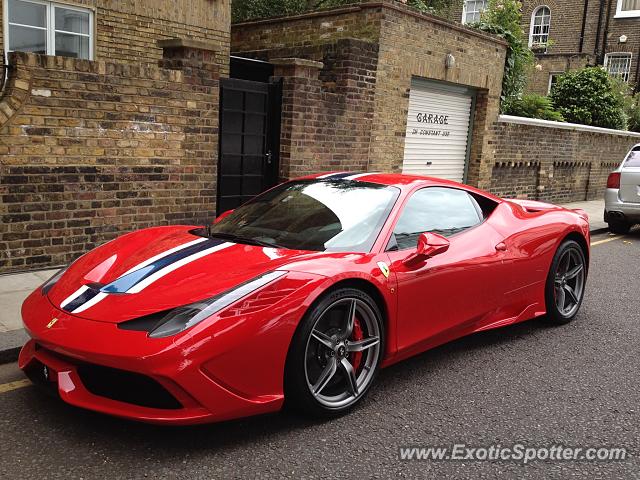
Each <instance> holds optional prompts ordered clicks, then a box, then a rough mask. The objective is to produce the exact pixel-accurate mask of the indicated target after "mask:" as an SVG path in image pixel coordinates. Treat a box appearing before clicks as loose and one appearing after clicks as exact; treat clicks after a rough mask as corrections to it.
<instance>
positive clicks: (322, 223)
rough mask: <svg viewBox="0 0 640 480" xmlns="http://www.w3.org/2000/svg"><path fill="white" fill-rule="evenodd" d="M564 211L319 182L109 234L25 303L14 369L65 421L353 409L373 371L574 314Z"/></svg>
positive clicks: (585, 229)
mask: <svg viewBox="0 0 640 480" xmlns="http://www.w3.org/2000/svg"><path fill="white" fill-rule="evenodd" d="M588 264H589V224H588V218H587V215H586V214H585V213H584V212H583V211H580V210H567V209H564V208H562V207H557V206H554V205H550V204H546V203H540V202H534V201H525V200H505V199H501V198H498V197H495V196H494V195H491V194H489V193H486V192H483V191H480V190H477V189H475V188H472V187H468V186H465V185H461V184H458V183H454V182H449V181H446V180H438V179H434V178H425V177H417V176H408V175H396V174H371V173H367V174H352V173H331V174H323V175H313V176H309V177H305V178H301V179H298V180H293V181H289V182H286V183H283V184H281V185H279V186H276V187H275V188H273V189H271V190H269V191H267V192H265V193H263V194H261V195H259V196H257V197H255V198H253V199H252V200H250V201H248V202H247V203H245V204H244V205H242V206H240V207H238V208H237V209H235V210H233V211H231V212H225V213H224V214H222V215H220V216H219V217H218V218H217V219H216V220H215V222H214V223H212V224H211V225H207V226H204V227H203V226H161V227H155V228H148V229H145V230H141V231H137V232H133V233H129V234H126V235H123V236H121V237H119V238H117V239H115V240H112V241H110V242H108V243H106V244H104V245H102V246H100V247H98V248H96V249H94V250H92V251H90V252H88V253H86V254H85V255H83V256H81V257H80V258H78V259H77V260H75V261H74V262H73V263H72V264H70V265H69V266H68V267H67V268H65V269H63V270H61V271H60V272H59V273H57V274H56V275H55V276H54V277H52V278H51V279H50V280H49V281H47V282H46V283H45V284H43V285H42V286H41V287H39V288H38V289H37V290H36V291H34V292H33V293H32V294H31V295H30V296H29V297H28V298H27V299H26V301H25V302H24V305H23V307H22V317H23V320H24V325H25V327H26V330H27V332H28V334H29V335H30V337H31V340H29V341H28V343H27V344H26V345H25V346H24V347H23V349H22V351H21V353H20V360H19V364H20V367H21V368H22V369H23V370H24V371H25V372H26V374H27V375H28V376H29V377H30V378H31V379H32V380H33V381H34V382H36V383H40V384H42V385H44V386H45V387H46V388H49V389H51V390H52V391H53V392H55V393H57V394H58V395H59V396H60V397H61V398H62V399H63V400H64V401H66V402H68V403H70V404H72V405H76V406H79V407H83V408H87V409H91V410H95V411H99V412H103V413H106V414H111V415H116V416H119V417H125V418H130V419H136V420H141V421H148V422H157V423H172V424H193V423H201V422H211V421H220V420H227V419H232V418H238V417H242V416H247V415H255V414H260V413H265V412H272V411H276V410H278V409H280V408H281V407H282V406H283V405H284V404H285V402H286V404H287V405H291V406H293V407H295V408H298V409H300V410H302V411H304V412H307V413H310V414H315V415H336V414H340V413H343V412H345V411H347V410H349V409H350V408H352V407H353V406H354V405H356V404H357V403H358V402H359V401H360V400H362V398H363V397H364V396H365V394H366V393H367V391H368V390H369V388H370V387H371V385H372V384H373V382H374V380H375V378H376V373H377V372H378V371H379V369H380V368H383V367H386V366H388V365H391V364H393V363H395V362H398V361H400V360H402V359H405V358H407V357H409V356H411V355H415V354H417V353H420V352H423V351H425V350H427V349H430V348H433V347H435V346H437V345H440V344H443V343H445V342H448V341H451V340H453V339H456V338H459V337H461V336H463V335H467V334H470V333H473V332H479V331H482V330H487V329H492V328H497V327H502V326H505V325H511V324H514V323H517V322H521V321H524V320H529V319H533V318H536V317H543V318H544V319H546V320H547V321H549V322H553V323H556V324H563V323H567V322H569V321H571V320H572V319H573V318H574V317H575V316H576V314H577V312H578V310H579V309H580V305H581V302H582V299H583V296H584V291H585V283H586V278H587V270H588Z"/></svg>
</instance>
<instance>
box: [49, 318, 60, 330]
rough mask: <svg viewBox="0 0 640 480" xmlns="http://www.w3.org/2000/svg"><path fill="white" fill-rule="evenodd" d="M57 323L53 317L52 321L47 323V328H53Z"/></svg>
mask: <svg viewBox="0 0 640 480" xmlns="http://www.w3.org/2000/svg"><path fill="white" fill-rule="evenodd" d="M57 321H58V318H57V317H53V320H51V321H50V322H49V323H47V328H51V327H53V326H54V325H55V324H56V322H57Z"/></svg>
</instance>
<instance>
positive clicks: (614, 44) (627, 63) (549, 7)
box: [446, 0, 640, 94]
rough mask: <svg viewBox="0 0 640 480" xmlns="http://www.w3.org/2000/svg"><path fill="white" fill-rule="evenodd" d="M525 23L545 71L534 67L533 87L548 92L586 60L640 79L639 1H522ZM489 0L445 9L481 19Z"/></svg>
mask: <svg viewBox="0 0 640 480" xmlns="http://www.w3.org/2000/svg"><path fill="white" fill-rule="evenodd" d="M522 3H523V16H522V18H523V22H522V28H523V30H524V32H525V34H526V35H528V37H529V44H530V45H531V46H532V48H533V49H534V51H535V52H536V57H537V61H538V64H539V65H541V67H542V70H539V69H538V70H535V71H533V72H532V76H531V80H530V83H529V90H531V91H533V92H536V93H540V94H546V93H547V92H548V91H549V88H550V86H551V84H552V82H553V81H554V76H555V75H557V74H558V73H562V72H565V71H567V70H573V69H576V68H581V67H584V66H587V65H603V66H604V67H605V68H607V70H608V71H609V72H610V73H611V74H612V75H616V76H619V77H621V78H623V79H624V80H625V81H628V82H629V83H631V84H633V85H635V87H636V89H638V85H639V84H640V0H522ZM487 4H488V0H462V2H461V3H460V4H459V5H458V6H457V8H453V9H451V10H450V11H448V12H446V13H447V16H448V17H449V18H451V19H455V20H457V21H461V22H462V23H469V22H473V21H476V20H477V19H478V18H479V12H481V11H482V10H483V9H484V8H485V7H486V5H487Z"/></svg>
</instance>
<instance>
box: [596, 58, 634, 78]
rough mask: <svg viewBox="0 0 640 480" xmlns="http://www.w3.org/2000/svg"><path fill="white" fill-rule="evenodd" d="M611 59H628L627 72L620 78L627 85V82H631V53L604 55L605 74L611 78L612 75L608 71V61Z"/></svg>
mask: <svg viewBox="0 0 640 480" xmlns="http://www.w3.org/2000/svg"><path fill="white" fill-rule="evenodd" d="M611 57H626V58H628V59H629V62H628V63H627V66H628V69H627V72H626V73H625V74H624V75H622V76H621V78H622V80H623V81H624V82H626V83H629V80H631V65H632V64H633V53H632V52H609V53H607V54H605V56H604V65H603V66H604V68H605V69H606V71H607V73H608V74H609V75H610V76H612V77H613V76H614V75H613V74H612V73H611V72H610V71H609V61H610V60H611ZM625 77H626V78H625Z"/></svg>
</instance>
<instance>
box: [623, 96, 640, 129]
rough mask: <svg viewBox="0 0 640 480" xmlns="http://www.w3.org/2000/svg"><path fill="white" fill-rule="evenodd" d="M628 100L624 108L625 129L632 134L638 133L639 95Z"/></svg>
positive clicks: (639, 123)
mask: <svg viewBox="0 0 640 480" xmlns="http://www.w3.org/2000/svg"><path fill="white" fill-rule="evenodd" d="M630 98H631V101H630V102H629V103H628V105H627V106H626V107H625V114H626V116H627V128H628V129H629V130H631V131H632V132H638V133H640V93H636V94H635V95H634V96H632V97H630Z"/></svg>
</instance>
